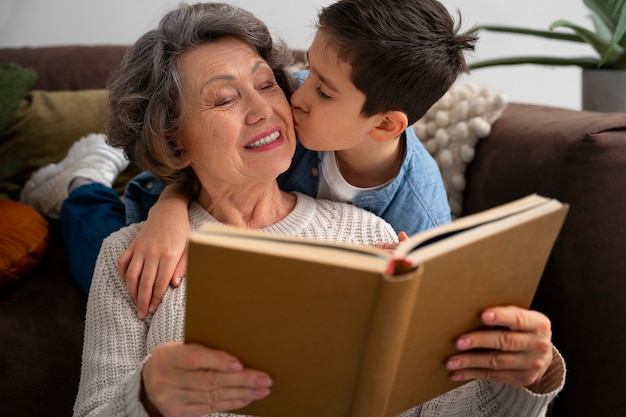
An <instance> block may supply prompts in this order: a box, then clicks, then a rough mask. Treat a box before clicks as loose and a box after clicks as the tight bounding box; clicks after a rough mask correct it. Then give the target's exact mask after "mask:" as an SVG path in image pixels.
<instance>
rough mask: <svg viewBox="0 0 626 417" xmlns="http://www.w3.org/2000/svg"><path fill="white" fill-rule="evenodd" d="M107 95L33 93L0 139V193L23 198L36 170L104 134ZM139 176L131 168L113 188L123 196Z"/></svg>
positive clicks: (95, 92) (97, 92)
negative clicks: (81, 141)
mask: <svg viewBox="0 0 626 417" xmlns="http://www.w3.org/2000/svg"><path fill="white" fill-rule="evenodd" d="M106 98H107V91H106V90H104V89H97V90H79V91H43V90H33V91H31V92H30V93H29V94H28V95H27V96H26V97H25V98H24V99H23V100H22V101H21V102H20V104H19V107H18V108H17V110H16V112H15V114H14V115H13V118H12V119H11V121H10V123H9V126H8V127H7V128H6V130H5V131H4V132H3V133H2V134H1V135H0V194H5V195H8V196H9V197H11V198H13V199H18V198H19V193H20V192H21V189H22V187H23V186H24V183H25V182H26V181H27V180H28V179H29V178H30V176H31V175H32V174H33V172H35V171H36V170H37V169H39V168H41V167H43V166H44V165H47V164H50V163H53V162H58V161H60V160H61V159H63V158H64V157H65V155H66V153H67V151H68V149H69V148H70V147H71V146H72V144H73V143H74V142H75V141H76V140H78V139H80V138H81V137H83V136H85V135H87V134H89V133H99V132H102V131H103V123H102V121H103V117H104V116H105V114H106V113H105V110H104V105H105V103H106ZM137 172H139V171H138V169H136V168H135V167H134V166H133V167H130V168H129V169H127V170H126V171H125V172H124V173H123V174H122V175H121V176H120V177H118V180H117V181H116V183H115V188H116V191H118V192H119V193H121V192H122V191H123V189H124V185H125V184H126V182H127V181H128V179H130V178H131V177H132V176H133V175H135V174H136V173H137Z"/></svg>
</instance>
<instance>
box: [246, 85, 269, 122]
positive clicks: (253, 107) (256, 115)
mask: <svg viewBox="0 0 626 417" xmlns="http://www.w3.org/2000/svg"><path fill="white" fill-rule="evenodd" d="M273 112H274V108H273V107H272V104H271V103H270V102H269V101H268V99H267V98H266V97H264V96H263V95H261V94H260V93H259V92H258V91H255V92H254V93H253V94H251V95H250V96H249V111H248V120H247V122H248V123H250V124H252V123H256V122H258V121H259V120H263V119H267V118H268V117H270V116H271V115H272V113H273Z"/></svg>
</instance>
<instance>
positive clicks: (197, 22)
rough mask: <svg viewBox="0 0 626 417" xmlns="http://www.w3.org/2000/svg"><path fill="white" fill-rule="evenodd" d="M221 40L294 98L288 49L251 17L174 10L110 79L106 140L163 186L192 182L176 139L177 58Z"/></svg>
mask: <svg viewBox="0 0 626 417" xmlns="http://www.w3.org/2000/svg"><path fill="white" fill-rule="evenodd" d="M225 36H232V37H235V38H238V39H240V40H242V41H244V42H246V43H248V44H249V45H250V46H251V47H252V48H254V49H255V50H256V51H257V52H258V54H259V55H260V56H261V58H263V59H264V60H265V61H267V63H268V64H269V66H270V67H271V69H272V70H273V72H274V75H275V77H276V80H277V82H278V84H279V85H280V87H281V88H282V89H283V91H285V94H286V95H287V98H289V97H290V96H291V93H292V92H293V90H294V88H295V81H294V78H293V76H292V74H291V73H290V72H289V71H288V70H287V66H288V65H289V64H291V63H292V61H293V55H292V54H291V52H290V51H289V49H288V48H287V46H286V45H285V44H284V43H283V42H273V40H272V36H271V34H270V32H269V30H268V28H267V26H266V25H265V24H264V23H263V22H262V21H260V20H259V19H257V18H256V17H255V16H254V15H253V14H252V13H250V12H248V11H246V10H243V9H241V8H238V7H235V6H231V5H228V4H223V3H196V4H191V5H190V4H181V5H179V6H178V7H177V8H176V9H174V10H172V11H171V12H169V13H167V14H166V15H165V16H164V17H163V18H162V19H161V22H160V23H159V26H158V27H157V28H156V29H154V30H151V31H149V32H147V33H146V34H144V35H143V36H142V37H141V38H139V40H137V42H136V43H135V44H134V45H133V46H132V47H131V48H130V50H129V51H128V53H127V54H126V56H125V57H124V59H123V61H122V63H121V64H120V66H119V67H118V68H116V70H114V71H113V72H112V74H111V77H110V79H109V83H108V88H109V103H108V104H109V109H108V110H109V112H110V113H109V116H110V117H109V118H108V122H107V126H106V132H107V135H108V141H109V143H110V144H111V145H113V146H116V147H120V148H123V149H124V152H125V153H126V156H127V157H128V158H129V159H130V160H131V161H132V162H134V163H135V164H137V166H139V167H140V168H141V169H143V170H146V171H148V172H150V173H151V174H153V175H154V176H155V177H157V178H158V179H159V180H161V181H162V182H163V183H165V184H169V183H173V182H180V181H187V180H191V181H192V183H196V182H197V179H196V177H195V174H194V173H193V171H192V170H191V168H189V167H188V162H187V158H186V155H185V152H184V150H183V149H182V148H180V146H179V145H178V141H177V137H178V134H179V132H180V128H181V120H182V117H181V114H180V112H179V111H178V109H179V99H180V97H181V92H182V85H181V79H180V73H179V71H178V58H179V57H180V55H181V54H182V53H184V52H185V51H188V50H190V49H193V48H196V47H198V46H201V45H204V44H206V43H209V42H213V41H215V40H217V39H219V38H222V37H225Z"/></svg>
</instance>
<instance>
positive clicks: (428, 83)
mask: <svg viewBox="0 0 626 417" xmlns="http://www.w3.org/2000/svg"><path fill="white" fill-rule="evenodd" d="M459 26H460V24H459V25H457V26H456V27H455V25H454V22H453V20H452V18H451V16H450V15H449V13H448V12H447V10H446V8H445V7H444V6H443V5H442V4H441V3H439V2H438V1H436V0H428V1H418V0H395V1H391V2H390V1H382V0H377V1H364V0H354V1H349V0H342V1H339V2H337V3H335V4H332V5H330V6H328V7H326V8H324V9H323V10H322V11H321V13H320V15H319V25H318V30H317V33H316V35H315V38H314V40H313V43H312V45H311V48H310V49H309V51H308V61H309V66H310V71H309V72H301V73H298V74H297V78H298V79H299V81H300V83H301V85H300V87H299V88H298V90H297V91H296V92H295V93H294V94H293V96H292V97H291V102H292V106H293V111H294V119H295V122H296V123H295V125H296V130H297V133H298V138H299V140H300V141H301V145H304V147H303V146H301V145H299V146H298V149H297V150H296V155H295V157H294V160H293V163H292V166H291V168H290V169H289V171H288V172H286V173H285V174H283V175H282V176H281V177H280V178H279V184H280V185H281V188H283V189H285V190H289V191H300V192H303V193H306V194H309V195H314V196H316V197H319V198H329V199H333V200H340V201H344V202H352V203H353V204H355V205H357V206H360V207H363V208H365V209H367V210H369V211H372V212H374V213H375V214H377V215H379V216H381V217H383V218H384V219H385V220H387V221H388V222H389V223H390V224H391V225H392V226H393V227H394V229H395V230H396V232H406V233H408V234H413V233H416V232H418V231H421V230H425V229H428V228H431V227H434V226H437V225H440V224H443V223H446V222H448V221H450V209H449V206H448V203H447V197H446V193H445V189H444V187H443V183H442V180H441V176H440V173H439V170H438V168H437V166H436V164H435V162H434V160H433V159H432V158H431V156H430V155H429V154H428V153H427V151H426V150H425V149H424V147H423V146H422V145H421V143H420V141H419V140H418V139H417V138H416V136H415V133H414V132H413V130H412V129H411V128H408V127H409V126H410V125H411V124H413V123H414V122H416V121H417V120H418V119H419V118H421V117H422V116H423V115H424V114H425V113H426V111H427V110H428V109H429V108H430V107H431V106H432V104H434V103H435V102H436V101H437V100H438V99H439V98H440V97H441V96H442V95H443V94H444V93H445V92H446V91H447V90H448V88H449V87H450V86H451V85H452V83H453V82H454V81H455V80H456V78H457V76H458V74H459V73H460V72H462V71H465V70H466V65H465V59H464V55H463V54H464V51H467V50H473V48H474V43H475V41H476V38H475V37H474V36H473V35H469V34H459V33H458V28H459ZM305 148H307V149H308V150H307V149H305ZM322 150H325V152H319V153H318V152H314V151H322ZM329 150H332V151H329ZM333 151H334V152H333ZM60 165H63V164H60ZM81 188H83V187H80V188H78V189H77V190H76V192H72V194H71V195H70V197H69V198H68V199H66V201H65V203H64V204H63V209H62V211H61V219H62V225H63V229H64V235H65V241H66V244H67V245H68V253H72V254H74V259H73V260H72V259H71V260H70V266H71V267H72V264H76V267H75V268H72V273H73V275H74V276H75V277H76V276H77V275H78V276H82V278H81V279H79V282H81V283H82V285H81V286H82V288H83V289H85V290H87V289H88V286H89V282H90V279H91V273H92V272H93V264H95V255H91V256H76V255H75V254H76V251H78V252H79V253H85V252H87V250H86V248H87V245H89V244H90V242H93V243H91V245H93V246H96V245H97V247H98V248H99V245H100V243H101V241H102V239H103V238H104V237H106V236H107V235H108V234H109V233H111V232H113V231H115V230H117V229H112V230H111V229H109V230H103V231H97V230H96V232H94V229H93V225H94V224H97V221H94V222H92V221H89V222H88V223H89V225H90V226H89V228H90V230H91V232H94V233H96V234H98V233H99V234H101V235H102V239H100V240H98V239H95V237H91V238H90V239H89V241H90V242H88V241H86V239H84V238H85V236H86V235H87V234H86V232H87V231H86V230H85V228H86V226H85V223H84V222H85V220H84V219H87V218H89V216H93V215H94V214H95V213H94V212H93V211H92V210H93V208H94V204H93V203H92V195H90V194H87V195H81V192H80V190H81ZM161 189H162V186H161V185H160V184H158V182H157V181H156V180H154V179H153V178H151V177H150V176H149V175H147V174H142V175H140V176H139V178H136V180H134V181H133V182H131V183H130V184H129V187H128V189H127V192H126V194H125V198H124V201H125V203H126V207H125V214H126V223H132V222H136V221H141V220H144V219H146V217H147V222H146V225H144V227H143V228H142V230H141V232H140V234H139V235H138V237H137V239H136V240H135V241H134V242H133V244H132V245H131V246H130V247H129V248H128V250H127V251H126V252H125V253H124V255H123V256H122V257H121V258H120V261H119V265H120V272H121V275H122V277H124V278H125V279H126V282H127V286H128V288H129V291H130V293H131V296H132V297H133V298H134V299H136V300H137V301H138V315H139V316H140V317H145V315H146V314H147V313H148V312H154V311H155V310H156V308H157V306H158V304H159V302H160V299H161V297H162V296H163V294H164V293H165V291H166V289H167V286H168V284H169V282H170V279H171V281H172V284H174V285H177V284H178V283H179V282H180V278H179V277H182V276H183V275H184V264H185V261H184V257H183V254H184V250H185V244H186V241H187V237H188V235H189V226H188V221H187V214H186V213H187V204H188V201H189V197H187V196H186V193H184V192H181V191H179V190H176V188H174V187H169V188H168V189H166V192H165V193H164V194H163V195H162V196H161V198H160V200H159V201H160V202H159V203H157V204H155V205H154V207H152V205H153V203H154V201H155V200H156V198H157V196H158V195H159V194H160V191H161ZM105 191H107V190H105ZM25 200H27V201H28V198H25ZM108 204H109V205H110V204H115V203H112V202H111V200H109V203H108ZM120 204H121V203H120ZM150 207H152V208H151V209H150ZM100 209H103V210H104V209H105V208H104V207H100ZM148 209H150V215H149V216H148V215H147V210H148ZM116 212H117V213H118V214H117V216H118V219H117V221H118V223H119V227H121V226H123V225H124V219H123V217H122V216H120V213H123V212H124V211H123V210H117V211H116ZM108 213H109V214H108V216H109V217H111V214H110V213H111V210H108ZM92 218H93V217H92ZM73 219H83V220H82V223H81V222H79V221H76V220H73ZM98 221H99V220H98ZM119 227H118V228H119ZM73 244H76V245H77V247H72V246H73ZM91 251H92V252H93V250H91ZM95 253H96V254H97V251H96V252H95ZM92 259H93V261H92ZM92 262H93V263H92ZM79 263H82V264H81V265H78V264H79ZM89 264H91V267H89ZM172 277H173V278H172Z"/></svg>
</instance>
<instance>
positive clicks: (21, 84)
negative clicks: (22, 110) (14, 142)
mask: <svg viewBox="0 0 626 417" xmlns="http://www.w3.org/2000/svg"><path fill="white" fill-rule="evenodd" d="M35 80H37V72H35V70H34V69H32V68H24V67H21V66H20V65H18V64H14V63H3V64H0V92H2V93H1V94H0V132H2V131H3V130H4V129H5V128H6V127H7V125H8V124H9V121H10V120H11V117H13V113H15V110H16V109H17V106H18V104H20V100H22V99H23V98H24V96H25V95H26V94H27V93H28V90H30V87H32V85H33V84H34V83H35Z"/></svg>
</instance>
